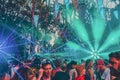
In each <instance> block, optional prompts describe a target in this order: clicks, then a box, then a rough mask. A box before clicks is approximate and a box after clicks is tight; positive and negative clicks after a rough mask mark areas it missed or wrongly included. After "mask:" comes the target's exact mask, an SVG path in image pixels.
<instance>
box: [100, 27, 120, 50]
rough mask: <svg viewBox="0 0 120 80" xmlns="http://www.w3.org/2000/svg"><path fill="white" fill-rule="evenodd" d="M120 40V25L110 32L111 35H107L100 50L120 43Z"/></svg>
mask: <svg viewBox="0 0 120 80" xmlns="http://www.w3.org/2000/svg"><path fill="white" fill-rule="evenodd" d="M119 42H120V26H119V27H118V28H117V29H116V30H114V31H112V32H111V33H110V35H109V36H108V37H107V39H106V40H105V42H104V44H103V45H102V47H101V48H100V49H99V51H100V52H101V51H103V50H105V49H107V48H108V47H109V46H111V45H115V44H119Z"/></svg>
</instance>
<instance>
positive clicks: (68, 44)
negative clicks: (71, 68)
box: [66, 41, 90, 53]
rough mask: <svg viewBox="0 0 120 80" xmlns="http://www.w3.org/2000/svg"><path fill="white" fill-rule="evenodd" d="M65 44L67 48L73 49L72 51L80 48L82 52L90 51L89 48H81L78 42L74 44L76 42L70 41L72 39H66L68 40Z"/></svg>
mask: <svg viewBox="0 0 120 80" xmlns="http://www.w3.org/2000/svg"><path fill="white" fill-rule="evenodd" d="M66 45H67V47H68V48H70V49H72V50H74V51H77V50H82V51H84V52H86V53H90V51H89V50H86V49H84V48H82V47H81V46H79V45H78V44H76V43H74V42H72V41H68V42H67V43H66Z"/></svg>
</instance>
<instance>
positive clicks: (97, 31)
mask: <svg viewBox="0 0 120 80" xmlns="http://www.w3.org/2000/svg"><path fill="white" fill-rule="evenodd" d="M94 15H95V17H94V20H93V23H92V33H93V36H94V40H95V44H94V49H95V50H97V49H98V47H99V42H100V40H101V38H102V35H103V33H104V30H105V20H104V19H103V18H102V17H101V16H100V15H99V14H98V13H95V14H94Z"/></svg>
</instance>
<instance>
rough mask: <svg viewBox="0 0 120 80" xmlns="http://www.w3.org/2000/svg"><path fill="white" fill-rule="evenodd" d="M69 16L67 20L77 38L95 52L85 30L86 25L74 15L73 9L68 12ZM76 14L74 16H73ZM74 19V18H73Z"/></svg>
mask: <svg viewBox="0 0 120 80" xmlns="http://www.w3.org/2000/svg"><path fill="white" fill-rule="evenodd" d="M66 12H67V13H66V14H67V16H69V17H68V18H67V20H68V22H69V21H70V22H71V23H70V24H71V29H72V30H73V31H74V32H75V34H76V36H77V37H79V39H80V40H81V39H82V40H83V41H85V42H86V43H87V44H88V46H89V48H90V49H91V50H93V46H92V45H91V43H90V41H89V37H88V33H87V31H86V29H85V26H84V24H83V23H82V22H81V21H80V20H79V17H78V16H77V15H75V14H74V10H73V9H69V10H67V11H66ZM73 14H74V15H73ZM73 17H74V18H73Z"/></svg>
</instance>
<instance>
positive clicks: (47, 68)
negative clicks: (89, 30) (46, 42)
mask: <svg viewBox="0 0 120 80" xmlns="http://www.w3.org/2000/svg"><path fill="white" fill-rule="evenodd" d="M0 80H120V52H119V51H118V52H113V53H110V54H109V60H104V59H97V60H95V61H94V60H92V59H88V60H86V61H84V60H82V62H81V63H78V62H77V61H75V60H71V61H69V62H67V61H65V60H62V59H55V60H48V59H37V58H36V59H34V60H31V61H27V62H26V63H21V62H19V61H15V60H14V61H12V62H9V63H8V62H7V60H5V59H3V58H2V57H0Z"/></svg>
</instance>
